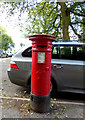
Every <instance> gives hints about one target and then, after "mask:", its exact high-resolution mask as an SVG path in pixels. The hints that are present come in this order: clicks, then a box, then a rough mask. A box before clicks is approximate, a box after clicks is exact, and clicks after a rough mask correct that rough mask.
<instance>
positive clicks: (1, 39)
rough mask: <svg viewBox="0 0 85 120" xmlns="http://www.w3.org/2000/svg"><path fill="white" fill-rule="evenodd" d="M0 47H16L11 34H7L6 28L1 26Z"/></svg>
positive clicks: (5, 48) (6, 48)
mask: <svg viewBox="0 0 85 120" xmlns="http://www.w3.org/2000/svg"><path fill="white" fill-rule="evenodd" d="M0 33H1V34H0V44H1V45H0V49H4V50H8V48H11V47H14V43H13V40H12V38H11V36H9V35H7V34H6V30H5V28H2V27H1V26H0Z"/></svg>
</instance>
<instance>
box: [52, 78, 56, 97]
mask: <svg viewBox="0 0 85 120" xmlns="http://www.w3.org/2000/svg"><path fill="white" fill-rule="evenodd" d="M56 94H57V84H56V82H55V80H54V79H53V78H52V77H51V97H52V98H54V97H55V96H56Z"/></svg>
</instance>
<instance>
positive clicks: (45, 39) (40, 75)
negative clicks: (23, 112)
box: [29, 34, 56, 112]
mask: <svg viewBox="0 0 85 120" xmlns="http://www.w3.org/2000/svg"><path fill="white" fill-rule="evenodd" d="M29 40H31V41H32V69H31V104H30V105H31V108H32V109H33V110H34V111H36V112H46V111H48V110H49V108H50V89H51V52H52V42H53V41H55V40H56V37H55V36H52V35H45V34H42V35H41V34H37V35H31V36H29Z"/></svg>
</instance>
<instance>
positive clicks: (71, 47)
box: [8, 42, 85, 94]
mask: <svg viewBox="0 0 85 120" xmlns="http://www.w3.org/2000/svg"><path fill="white" fill-rule="evenodd" d="M31 63H32V46H31V45H27V46H25V47H23V48H22V49H21V50H19V51H18V52H17V53H16V54H15V55H14V56H13V57H12V59H11V62H10V68H9V69H8V76H9V79H10V81H11V82H12V83H14V84H17V85H20V86H24V87H27V88H28V89H29V88H30V87H29V86H30V84H31ZM84 70H85V43H79V42H54V43H53V45H52V60H51V83H52V84H51V88H52V91H51V92H52V94H55V93H56V92H72V93H82V94H83V93H84V94H85V86H84V81H85V78H84V72H85V71H84Z"/></svg>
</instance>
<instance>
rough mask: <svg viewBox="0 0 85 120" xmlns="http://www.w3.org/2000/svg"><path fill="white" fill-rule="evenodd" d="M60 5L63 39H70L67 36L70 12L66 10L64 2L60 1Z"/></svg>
mask: <svg viewBox="0 0 85 120" xmlns="http://www.w3.org/2000/svg"><path fill="white" fill-rule="evenodd" d="M60 6H61V15H62V32H63V40H70V37H69V24H70V12H69V11H68V9H67V6H66V5H65V2H60Z"/></svg>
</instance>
